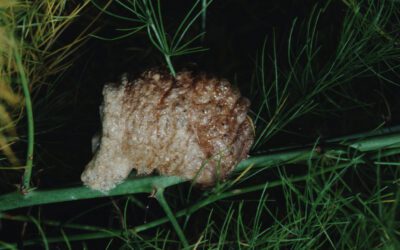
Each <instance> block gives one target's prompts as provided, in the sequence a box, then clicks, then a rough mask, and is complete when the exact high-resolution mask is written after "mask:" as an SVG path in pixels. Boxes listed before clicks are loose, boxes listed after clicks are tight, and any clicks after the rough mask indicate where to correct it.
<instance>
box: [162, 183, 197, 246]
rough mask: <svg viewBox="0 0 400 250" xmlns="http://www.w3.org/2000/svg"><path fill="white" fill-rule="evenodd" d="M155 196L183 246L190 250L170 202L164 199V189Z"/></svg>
mask: <svg viewBox="0 0 400 250" xmlns="http://www.w3.org/2000/svg"><path fill="white" fill-rule="evenodd" d="M155 196H156V198H157V200H158V203H159V204H160V205H161V207H162V208H163V209H164V212H165V213H166V214H167V217H168V219H169V221H170V222H171V224H172V226H173V227H174V229H175V231H176V234H177V235H178V237H179V240H180V241H181V242H182V245H183V246H184V248H185V249H189V242H188V241H187V239H186V237H185V234H184V233H183V230H182V228H181V226H179V223H178V221H177V220H176V218H175V216H174V213H172V210H171V208H170V207H169V205H168V202H167V200H166V199H165V197H164V189H163V188H160V189H157V191H156V194H155Z"/></svg>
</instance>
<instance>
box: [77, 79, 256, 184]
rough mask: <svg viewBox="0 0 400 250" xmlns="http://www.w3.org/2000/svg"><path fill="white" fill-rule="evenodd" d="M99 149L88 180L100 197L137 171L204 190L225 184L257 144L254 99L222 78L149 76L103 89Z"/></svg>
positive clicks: (85, 174)
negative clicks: (252, 114)
mask: <svg viewBox="0 0 400 250" xmlns="http://www.w3.org/2000/svg"><path fill="white" fill-rule="evenodd" d="M103 95H104V102H103V105H102V108H101V112H102V125H103V128H102V136H101V142H100V147H99V149H98V150H97V152H96V153H95V155H94V157H93V159H92V160H91V161H90V162H89V164H88V165H87V166H86V169H85V171H84V172H83V174H82V181H83V182H84V184H85V185H87V186H89V187H91V188H93V189H98V190H102V191H107V190H109V189H111V188H113V187H114V186H115V185H116V184H118V183H120V182H122V181H123V180H124V179H125V178H126V177H127V176H128V174H129V173H130V172H131V170H132V169H136V170H137V173H138V174H140V175H147V174H151V173H152V172H154V171H156V172H158V173H159V174H161V175H174V176H181V177H183V178H185V179H189V180H193V181H194V182H195V183H197V184H200V185H202V186H210V185H213V184H214V183H215V182H216V180H217V179H224V178H226V177H227V175H228V174H229V173H230V172H231V171H232V169H233V168H234V166H235V165H236V164H237V163H238V162H239V161H241V160H242V159H244V158H246V157H247V154H248V152H249V149H250V146H251V144H252V143H253V137H254V134H253V129H252V125H251V121H250V120H249V119H247V111H248V108H249V106H250V102H249V100H248V99H246V98H244V97H242V96H241V95H240V92H239V91H238V90H237V89H236V88H233V87H232V86H231V84H230V83H229V82H228V81H227V80H224V79H218V78H214V77H210V76H207V75H205V74H199V75H195V74H193V73H191V72H186V71H184V72H180V73H178V74H177V76H176V78H173V77H172V76H170V75H169V74H168V73H165V72H160V71H146V72H144V73H143V74H142V75H141V77H140V78H139V79H137V80H135V81H134V82H128V81H126V80H123V82H122V84H121V85H119V86H117V85H115V84H108V85H106V86H105V87H104V89H103Z"/></svg>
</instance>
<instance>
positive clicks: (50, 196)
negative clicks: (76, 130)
mask: <svg viewBox="0 0 400 250" xmlns="http://www.w3.org/2000/svg"><path fill="white" fill-rule="evenodd" d="M375 134H378V135H374V136H371V137H367V138H364V137H365V136H366V135H365V134H360V137H361V138H364V139H361V140H360V139H359V140H356V139H351V140H348V141H347V140H346V138H345V137H342V138H341V140H343V142H337V140H335V139H333V140H328V141H327V142H328V143H330V142H335V143H334V144H333V145H329V146H327V149H329V153H330V154H334V153H337V154H339V155H340V154H343V152H344V151H345V149H346V148H351V149H353V150H357V151H359V152H368V151H374V150H378V149H381V151H383V150H386V151H384V152H383V154H385V156H388V153H390V154H391V155H395V154H399V153H400V133H394V134H388V135H379V131H378V132H376V133H375ZM352 138H353V137H352ZM335 147H336V148H335ZM315 149H316V146H315V145H309V146H306V147H301V148H286V149H279V150H271V151H268V152H265V153H264V154H263V155H260V156H252V157H250V158H248V159H246V160H244V161H242V162H240V163H239V164H238V165H237V167H236V168H235V172H242V171H243V170H245V169H246V168H247V167H249V166H252V167H253V168H261V167H266V166H274V165H279V164H285V163H294V162H302V161H306V160H309V159H313V158H317V157H320V156H321V155H323V153H319V152H318V151H317V150H315ZM323 149H324V148H323ZM381 155H382V154H381ZM182 182H184V180H183V179H181V178H179V177H175V176H169V177H168V176H150V177H143V178H134V179H128V180H126V181H125V182H123V183H122V184H120V185H118V186H117V187H116V188H114V189H113V190H111V191H110V192H109V193H101V192H99V191H95V190H91V189H89V188H87V187H84V186H79V187H72V188H60V189H52V190H33V191H31V192H29V193H28V194H26V195H22V194H21V193H19V192H13V193H9V194H5V195H2V196H0V211H7V210H11V209H16V208H22V207H27V206H34V205H42V204H49V203H58V202H65V201H73V200H81V199H93V198H97V197H107V196H115V195H126V194H135V193H151V192H152V191H153V190H154V188H167V187H169V186H172V185H176V184H179V183H182Z"/></svg>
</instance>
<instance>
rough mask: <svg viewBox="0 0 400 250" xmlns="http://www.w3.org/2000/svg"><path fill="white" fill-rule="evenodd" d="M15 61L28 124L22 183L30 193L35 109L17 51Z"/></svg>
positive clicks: (23, 187)
mask: <svg viewBox="0 0 400 250" xmlns="http://www.w3.org/2000/svg"><path fill="white" fill-rule="evenodd" d="M14 53H15V60H16V64H17V67H18V72H19V75H20V81H21V85H22V91H23V93H24V97H25V109H26V116H27V124H28V147H27V155H26V164H25V167H26V168H25V172H24V177H23V183H22V190H23V191H24V192H28V191H29V189H30V183H31V176H32V167H33V153H34V140H35V136H34V134H35V128H34V120H33V109H32V100H31V94H30V91H29V81H28V78H27V76H26V74H25V69H24V66H23V64H22V59H21V55H20V53H19V52H18V51H17V49H15V51H14Z"/></svg>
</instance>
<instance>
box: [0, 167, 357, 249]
mask: <svg viewBox="0 0 400 250" xmlns="http://www.w3.org/2000/svg"><path fill="white" fill-rule="evenodd" d="M350 165H351V164H347V165H346V164H344V165H338V166H334V167H330V168H325V169H322V170H320V171H317V172H315V173H314V174H313V176H314V177H316V176H319V175H323V174H326V173H329V172H332V171H337V170H340V169H343V168H346V167H348V166H350ZM308 178H310V177H309V176H308V175H304V176H298V177H293V178H288V179H287V182H291V183H295V182H301V181H305V180H307V179H308ZM283 183H284V182H282V180H275V181H271V182H267V183H264V184H259V185H256V186H252V187H247V188H242V189H233V190H230V191H227V192H224V193H214V194H212V195H211V196H209V197H208V198H206V199H204V200H201V201H200V202H198V203H196V204H195V205H192V206H190V207H188V208H185V209H182V210H180V211H178V212H176V213H175V215H172V216H174V218H178V217H182V216H185V215H187V214H191V213H194V212H196V211H198V210H200V209H201V208H203V207H205V206H208V205H210V204H212V203H214V202H216V201H218V200H222V199H226V198H230V197H234V196H238V195H243V194H247V193H251V192H255V191H259V190H263V189H271V188H275V187H278V186H281V185H282V184H283ZM0 218H3V219H10V218H7V216H4V215H3V216H2V215H1V214H0ZM16 220H18V219H16ZM168 221H170V219H169V217H168V216H166V217H164V218H161V219H158V220H155V221H152V222H149V223H146V224H144V225H140V226H136V227H134V228H131V229H129V231H130V232H132V233H134V234H136V233H140V232H143V231H146V230H149V229H152V228H155V227H157V226H160V225H162V224H165V223H167V222H168ZM44 224H46V223H44ZM49 225H51V224H49ZM72 228H74V227H72ZM82 229H85V228H82ZM89 230H91V229H89ZM99 231H101V232H96V233H87V234H84V233H83V234H79V235H70V236H68V240H69V241H81V240H88V239H91V240H93V239H104V238H112V237H115V235H116V234H118V233H121V231H119V232H118V231H113V230H109V231H105V230H103V229H99ZM47 241H48V243H55V242H62V241H64V238H63V237H54V238H48V239H47ZM39 242H40V240H30V241H25V242H24V244H25V246H28V245H33V244H37V243H39ZM0 249H3V248H1V247H0Z"/></svg>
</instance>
